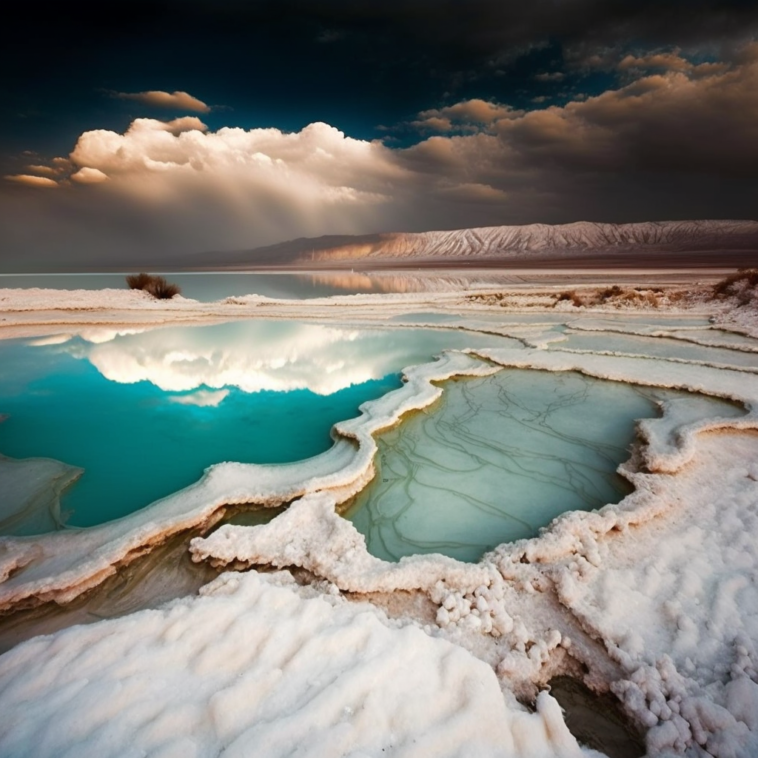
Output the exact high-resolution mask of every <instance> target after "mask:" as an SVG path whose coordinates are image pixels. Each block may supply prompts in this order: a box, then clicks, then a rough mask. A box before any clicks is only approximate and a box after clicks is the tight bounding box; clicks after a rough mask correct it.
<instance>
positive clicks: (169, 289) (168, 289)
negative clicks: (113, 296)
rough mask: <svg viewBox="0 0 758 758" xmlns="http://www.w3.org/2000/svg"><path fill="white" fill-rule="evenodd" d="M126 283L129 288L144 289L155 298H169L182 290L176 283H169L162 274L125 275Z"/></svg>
mask: <svg viewBox="0 0 758 758" xmlns="http://www.w3.org/2000/svg"><path fill="white" fill-rule="evenodd" d="M126 283H127V284H128V285H129V287H130V289H133V290H144V291H145V292H147V293H148V294H149V295H152V296H153V297H154V298H156V299H157V300H170V299H171V298H172V297H174V295H178V294H180V293H181V291H182V290H181V288H180V287H179V285H178V284H170V283H169V282H167V281H166V280H165V278H164V277H162V276H152V275H151V274H145V273H140V274H132V275H130V276H127V277H126Z"/></svg>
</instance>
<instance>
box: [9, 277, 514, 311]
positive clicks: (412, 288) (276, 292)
mask: <svg viewBox="0 0 758 758" xmlns="http://www.w3.org/2000/svg"><path fill="white" fill-rule="evenodd" d="M158 273H161V274H162V275H163V276H165V277H166V278H167V279H168V280H169V281H170V282H173V283H175V284H178V285H179V286H180V287H181V289H182V295H183V296H184V297H187V298H190V299H192V300H199V301H200V302H204V303H209V302H214V301H216V300H223V299H224V298H227V297H234V296H240V295H262V296H264V297H271V298H276V299H280V300H307V299H309V298H316V297H331V296H332V295H360V294H369V293H375V294H379V293H386V292H425V291H428V290H446V289H467V288H469V287H483V286H501V285H503V284H505V283H506V282H511V281H513V279H514V277H513V276H511V275H509V274H507V273H504V272H503V271H498V270H494V269H493V270H491V271H487V270H480V271H456V270H448V271H444V272H443V271H429V270H426V271H423V272H413V271H408V272H397V271H386V272H381V273H362V272H354V271H319V272H299V273H290V272H286V273H284V272H271V273H268V272H264V273H261V272H256V273H249V272H245V271H235V272H229V271H219V272H213V271H203V272H196V273H186V272H185V273H171V272H158ZM126 276H127V274H0V289H5V288H9V289H15V288H33V287H39V288H43V289H60V290H63V289H65V290H76V289H83V290H99V289H124V288H125V287H126V281H125V278H126Z"/></svg>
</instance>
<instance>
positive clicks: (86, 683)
mask: <svg viewBox="0 0 758 758" xmlns="http://www.w3.org/2000/svg"><path fill="white" fill-rule="evenodd" d="M536 708H537V711H536V713H528V712H525V710H524V709H523V708H520V707H519V706H518V704H517V703H515V701H513V699H512V698H507V696H504V695H503V693H502V692H501V691H500V688H499V687H498V682H497V678H496V676H495V674H494V673H493V671H492V669H491V668H490V667H489V666H487V665H486V664H485V663H483V662H481V661H479V660H477V659H476V658H474V657H473V656H471V655H469V654H468V653H466V652H465V651H464V650H463V649H461V648H460V647H457V646H455V645H452V644H450V643H448V642H445V641H444V640H438V639H433V638H431V637H429V636H428V635H426V634H424V633H423V632H422V631H420V630H419V629H416V628H414V627H412V626H405V627H400V626H399V625H397V624H392V623H390V622H389V621H388V619H387V618H386V617H385V616H383V614H381V612H378V611H377V610H376V609H374V608H373V607H372V606H370V605H368V604H361V605H356V604H353V603H348V602H346V601H345V600H344V599H342V598H341V597H339V596H334V595H332V594H330V593H328V592H326V593H324V594H321V593H319V592H318V591H317V590H315V589H310V588H305V589H302V588H299V587H297V585H295V583H294V580H293V579H292V576H291V575H290V574H288V573H281V574H273V575H260V574H257V573H255V572H251V573H248V574H238V573H230V574H223V575H221V576H220V577H219V578H218V579H216V580H215V581H214V582H212V583H211V584H209V585H206V586H205V587H204V588H203V589H202V590H201V597H199V598H186V599H183V600H178V601H175V602H173V603H171V604H169V605H168V606H165V607H164V608H162V609H160V610H155V611H141V612H139V613H135V614H132V615H131V616H126V617H124V618H121V619H117V620H113V621H103V622H100V623H98V624H94V625H91V626H86V627H73V628H71V629H69V630H66V631H64V632H61V633H58V634H56V635H52V636H49V637H37V638H35V639H32V640H30V641H28V642H26V643H24V644H22V645H20V646H19V647H17V648H15V649H14V650H12V651H10V652H9V653H6V654H5V655H3V656H2V657H1V658H0V713H2V714H3V715H2V719H0V753H2V755H4V756H7V757H8V758H11V757H12V758H22V757H23V756H28V757H29V758H45V757H46V756H50V758H60V757H61V756H74V755H85V754H86V755H92V756H95V755H96V756H98V758H107V757H108V756H114V758H115V757H116V756H118V757H119V758H123V757H124V756H128V757H131V756H135V757H136V756H147V755H150V756H160V757H161V758H166V757H167V756H177V757H178V756H181V758H193V757H195V756H197V757H198V758H199V757H200V756H216V755H221V754H223V755H224V756H228V757H229V758H232V757H233V756H245V757H246V758H247V757H248V756H252V755H254V756H260V758H264V757H266V756H269V757H270V758H280V756H284V755H295V756H303V757H305V756H313V757H314V758H315V757H316V756H323V757H326V756H337V755H340V756H354V757H355V758H358V756H379V755H395V756H408V757H409V758H410V757H411V756H418V757H419V758H426V757H427V756H432V755H433V756H450V757H451V758H452V757H453V756H461V758H463V757H470V758H487V757H488V756H491V757H492V758H495V757H498V758H503V757H505V756H513V758H517V757H518V758H548V757H553V756H555V757H556V758H579V756H582V755H585V756H591V755H595V756H598V755H599V754H597V753H593V752H592V751H583V750H581V749H580V748H579V746H578V745H577V743H576V740H575V739H574V737H573V736H572V735H571V733H570V732H569V730H568V728H567V727H566V725H565V723H564V721H563V717H562V715H561V710H560V707H559V706H558V704H557V703H556V701H555V700H554V699H553V698H552V697H550V695H549V694H548V693H547V692H545V693H542V694H541V695H540V697H539V698H538V699H537V703H536Z"/></svg>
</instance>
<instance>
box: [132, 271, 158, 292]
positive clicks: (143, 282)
mask: <svg viewBox="0 0 758 758" xmlns="http://www.w3.org/2000/svg"><path fill="white" fill-rule="evenodd" d="M151 279H152V277H151V276H150V274H146V273H144V272H143V273H141V274H130V275H129V276H127V277H126V283H127V284H128V285H129V289H132V290H143V289H145V288H146V287H147V285H148V284H149V283H150V280H151Z"/></svg>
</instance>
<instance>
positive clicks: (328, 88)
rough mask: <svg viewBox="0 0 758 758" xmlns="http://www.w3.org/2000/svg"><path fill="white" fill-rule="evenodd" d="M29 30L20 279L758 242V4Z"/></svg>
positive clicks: (235, 9) (11, 151)
mask: <svg viewBox="0 0 758 758" xmlns="http://www.w3.org/2000/svg"><path fill="white" fill-rule="evenodd" d="M14 13H16V15H15V17H14V22H13V24H12V26H9V27H8V28H7V29H6V33H5V35H4V40H3V45H2V46H0V66H2V69H0V70H2V71H3V77H2V81H1V82H0V93H1V94H2V97H0V272H2V271H3V270H6V271H8V270H19V268H21V269H23V270H26V271H29V272H34V271H45V270H52V269H55V268H61V267H66V266H86V267H88V268H90V269H91V270H105V269H107V268H112V267H113V266H118V265H125V266H126V265H132V264H137V263H142V262H143V261H144V262H156V263H157V262H160V263H161V264H164V265H165V264H167V263H171V262H174V263H175V264H176V265H180V264H181V260H182V256H183V255H187V254H195V253H200V252H204V251H208V252H209V253H212V252H213V251H219V250H243V249H252V248H255V247H258V246H261V245H268V244H273V243H277V242H281V241H284V240H288V239H293V238H297V237H303V236H306V237H311V236H319V235H323V234H362V233H374V232H392V231H424V230H430V229H454V228H463V227H473V226H494V225H500V224H529V223H538V222H539V223H550V224H556V223H569V222H573V221H580V220H589V221H609V222H619V223H622V222H634V221H646V220H669V219H688V218H737V219H739V218H746V219H756V218H758V211H757V210H756V209H758V2H755V0H751V1H747V0H720V1H718V2H717V1H715V0H678V1H677V2H673V1H671V0H637V2H625V1H622V0H529V2H506V0H465V2H464V0H402V2H400V1H395V2H393V1H392V0H384V2H375V1H373V0H372V1H370V2H369V1H366V0H311V1H307V0H276V1H275V2H268V1H267V0H259V1H257V2H256V1H255V0H247V1H246V2H244V1H243V0H215V2H200V0H164V1H163V2H144V1H142V0H132V1H131V2H123V1H122V0H111V2H109V3H107V4H106V3H101V4H97V5H91V4H86V5H85V4H83V3H80V2H69V3H56V4H46V3H39V2H34V1H30V2H26V3H23V4H19V5H18V6H16V7H15V10H14ZM209 260H210V261H211V262H212V255H210V256H209Z"/></svg>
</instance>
